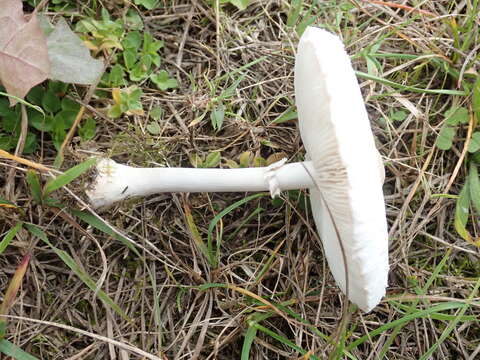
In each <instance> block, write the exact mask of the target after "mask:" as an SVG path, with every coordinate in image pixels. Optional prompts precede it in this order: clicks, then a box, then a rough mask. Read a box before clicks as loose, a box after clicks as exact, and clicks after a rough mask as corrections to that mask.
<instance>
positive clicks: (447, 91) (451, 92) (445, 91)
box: [355, 71, 467, 96]
mask: <svg viewBox="0 0 480 360" xmlns="http://www.w3.org/2000/svg"><path fill="white" fill-rule="evenodd" d="M355 74H357V76H358V77H360V78H363V79H367V80H372V81H375V82H378V83H380V84H384V85H388V86H391V87H393V88H395V89H398V90H403V91H411V92H415V93H421V94H438V95H458V96H466V95H467V93H466V92H465V91H460V90H450V89H422V88H417V87H415V86H408V85H402V84H398V83H396V82H394V81H390V80H387V79H384V78H381V77H379V76H375V75H370V74H367V73H364V72H361V71H355Z"/></svg>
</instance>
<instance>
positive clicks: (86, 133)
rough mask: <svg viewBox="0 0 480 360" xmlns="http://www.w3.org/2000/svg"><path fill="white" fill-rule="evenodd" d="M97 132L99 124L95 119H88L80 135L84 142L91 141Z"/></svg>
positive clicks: (79, 131)
mask: <svg viewBox="0 0 480 360" xmlns="http://www.w3.org/2000/svg"><path fill="white" fill-rule="evenodd" d="M96 130H97V122H96V121H95V119H94V118H91V117H89V118H87V119H86V120H85V121H84V122H83V124H82V126H80V127H79V129H78V135H80V137H81V138H82V140H84V141H86V140H91V139H93V137H94V136H95V132H96Z"/></svg>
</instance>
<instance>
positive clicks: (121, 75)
mask: <svg viewBox="0 0 480 360" xmlns="http://www.w3.org/2000/svg"><path fill="white" fill-rule="evenodd" d="M105 81H106V83H107V84H108V85H109V86H111V87H119V86H124V85H125V84H126V82H125V70H123V66H122V65H120V64H115V65H114V66H113V67H112V68H111V69H110V72H109V73H108V74H106V76H105Z"/></svg>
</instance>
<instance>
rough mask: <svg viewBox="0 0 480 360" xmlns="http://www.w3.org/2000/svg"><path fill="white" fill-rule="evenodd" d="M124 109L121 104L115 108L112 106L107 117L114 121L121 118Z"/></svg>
mask: <svg viewBox="0 0 480 360" xmlns="http://www.w3.org/2000/svg"><path fill="white" fill-rule="evenodd" d="M122 113H123V111H122V107H121V106H120V104H115V105H113V106H110V108H109V109H108V112H107V115H108V117H111V118H113V119H116V118H119V117H120V116H121V115H122Z"/></svg>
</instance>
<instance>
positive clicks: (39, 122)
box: [28, 112, 54, 132]
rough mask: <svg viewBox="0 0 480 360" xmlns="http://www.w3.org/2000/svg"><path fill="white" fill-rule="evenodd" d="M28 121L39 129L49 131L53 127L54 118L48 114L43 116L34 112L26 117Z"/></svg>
mask: <svg viewBox="0 0 480 360" xmlns="http://www.w3.org/2000/svg"><path fill="white" fill-rule="evenodd" d="M28 123H29V125H31V126H32V127H34V128H35V129H37V130H39V131H45V132H50V131H52V129H53V124H54V119H53V117H52V116H50V115H47V116H43V115H42V114H40V113H38V112H35V113H34V114H32V115H30V116H29V117H28Z"/></svg>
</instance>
